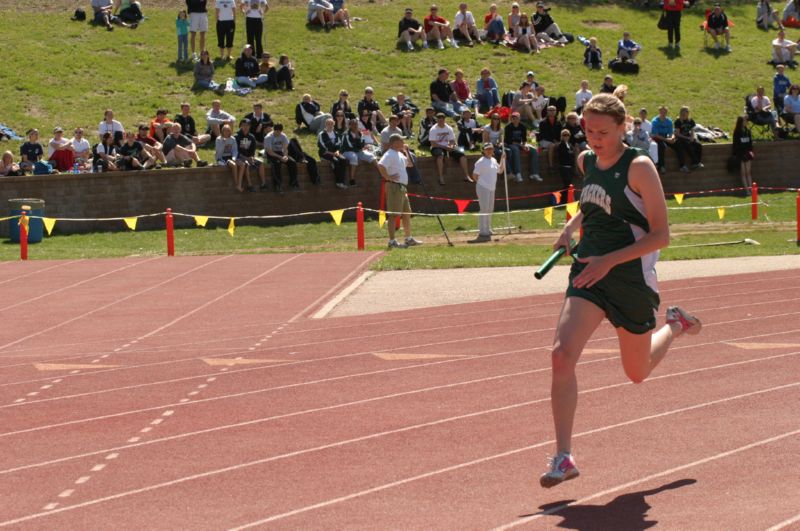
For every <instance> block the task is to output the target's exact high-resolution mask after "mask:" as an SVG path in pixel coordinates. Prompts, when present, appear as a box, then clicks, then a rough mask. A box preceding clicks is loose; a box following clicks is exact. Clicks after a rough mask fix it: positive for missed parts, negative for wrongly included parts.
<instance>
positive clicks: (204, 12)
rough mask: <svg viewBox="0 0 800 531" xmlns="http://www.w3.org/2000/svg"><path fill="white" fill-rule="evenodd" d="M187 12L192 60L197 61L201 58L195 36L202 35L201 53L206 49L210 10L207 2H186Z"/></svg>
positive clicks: (197, 0)
mask: <svg viewBox="0 0 800 531" xmlns="http://www.w3.org/2000/svg"><path fill="white" fill-rule="evenodd" d="M186 10H187V11H188V12H189V46H190V48H191V49H192V60H193V61H197V60H198V59H199V58H200V56H199V55H198V54H197V52H195V46H194V44H195V35H197V34H198V33H199V34H200V52H204V51H205V49H206V32H207V31H208V9H207V8H206V0H186Z"/></svg>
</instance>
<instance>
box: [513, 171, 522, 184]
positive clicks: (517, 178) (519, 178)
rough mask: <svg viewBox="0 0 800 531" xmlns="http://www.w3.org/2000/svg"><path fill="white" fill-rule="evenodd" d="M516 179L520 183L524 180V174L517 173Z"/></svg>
mask: <svg viewBox="0 0 800 531" xmlns="http://www.w3.org/2000/svg"><path fill="white" fill-rule="evenodd" d="M514 180H515V181H517V182H518V183H521V182H522V174H519V173H518V174H516V175H515V176H514Z"/></svg>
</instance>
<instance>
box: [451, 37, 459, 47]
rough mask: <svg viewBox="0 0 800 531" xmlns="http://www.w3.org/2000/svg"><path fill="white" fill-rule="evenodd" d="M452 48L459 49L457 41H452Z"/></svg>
mask: <svg viewBox="0 0 800 531" xmlns="http://www.w3.org/2000/svg"><path fill="white" fill-rule="evenodd" d="M450 47H451V48H458V43H457V42H456V40H455V39H453V40H451V41H450Z"/></svg>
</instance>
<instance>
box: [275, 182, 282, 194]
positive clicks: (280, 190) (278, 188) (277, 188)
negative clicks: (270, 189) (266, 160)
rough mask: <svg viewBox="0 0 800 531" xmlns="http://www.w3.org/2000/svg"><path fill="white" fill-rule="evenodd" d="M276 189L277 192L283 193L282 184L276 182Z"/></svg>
mask: <svg viewBox="0 0 800 531" xmlns="http://www.w3.org/2000/svg"><path fill="white" fill-rule="evenodd" d="M275 191H276V192H277V193H279V194H282V193H283V187H282V186H281V185H279V184H276V185H275Z"/></svg>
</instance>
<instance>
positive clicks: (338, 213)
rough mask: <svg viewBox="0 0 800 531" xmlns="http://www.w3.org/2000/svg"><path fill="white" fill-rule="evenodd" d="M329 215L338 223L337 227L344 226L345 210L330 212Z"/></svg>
mask: <svg viewBox="0 0 800 531" xmlns="http://www.w3.org/2000/svg"><path fill="white" fill-rule="evenodd" d="M328 214H330V215H331V217H332V218H333V221H334V222H336V224H337V225H341V224H342V214H344V210H343V209H342V210H331V211H330V212H328Z"/></svg>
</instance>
